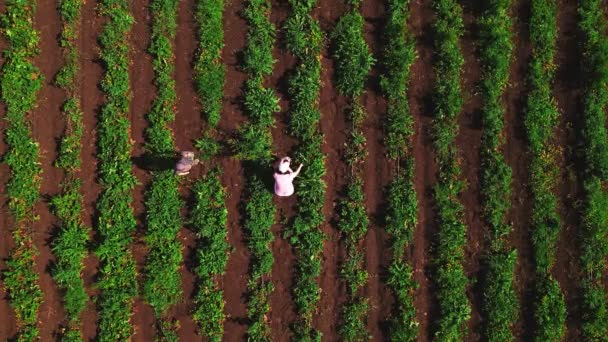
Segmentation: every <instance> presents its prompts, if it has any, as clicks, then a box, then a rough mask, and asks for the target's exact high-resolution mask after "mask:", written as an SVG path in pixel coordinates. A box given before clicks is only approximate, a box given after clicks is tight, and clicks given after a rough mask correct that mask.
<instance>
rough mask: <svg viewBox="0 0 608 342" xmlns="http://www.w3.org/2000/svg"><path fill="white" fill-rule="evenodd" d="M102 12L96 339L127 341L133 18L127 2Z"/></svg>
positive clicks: (109, 4) (131, 288) (133, 276)
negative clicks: (129, 39)
mask: <svg viewBox="0 0 608 342" xmlns="http://www.w3.org/2000/svg"><path fill="white" fill-rule="evenodd" d="M99 11H100V14H101V15H103V16H106V17H107V19H108V22H107V24H106V25H105V27H104V29H103V31H102V33H101V35H100V37H99V42H100V45H101V51H100V57H101V60H102V61H103V63H104V65H105V67H106V73H105V75H104V78H103V80H102V82H101V88H102V90H103V92H104V93H105V96H106V103H105V104H104V106H103V108H102V109H101V114H100V116H99V121H98V126H97V134H98V155H97V157H98V159H99V183H100V184H101V186H102V191H101V195H100V197H99V199H98V201H97V210H98V212H99V217H98V221H97V230H98V233H99V237H100V240H101V243H100V244H99V246H98V247H97V250H96V254H97V256H98V258H99V260H100V270H99V280H98V282H97V287H98V288H99V290H100V294H99V296H98V297H97V305H98V309H99V322H98V330H99V334H98V339H99V340H100V341H115V340H117V339H119V340H127V339H129V338H130V336H131V333H132V325H131V323H130V322H129V320H130V318H131V315H132V312H133V298H134V297H135V296H136V295H137V271H136V269H135V260H134V259H133V256H132V254H131V251H130V249H129V245H130V244H131V242H132V239H133V238H132V234H133V232H134V231H135V226H136V222H135V217H134V216H133V209H132V208H131V202H132V196H131V191H132V190H133V188H134V187H135V185H136V184H137V179H136V178H135V176H134V175H133V172H132V170H131V168H132V164H131V151H130V150H131V140H130V137H129V129H130V121H129V117H128V112H129V104H130V102H131V96H130V90H129V45H128V44H125V37H129V33H130V30H131V26H132V25H133V22H134V19H133V16H132V15H131V13H130V12H129V2H128V1H125V0H104V1H101V3H100V4H99Z"/></svg>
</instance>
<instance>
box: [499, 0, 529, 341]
mask: <svg viewBox="0 0 608 342" xmlns="http://www.w3.org/2000/svg"><path fill="white" fill-rule="evenodd" d="M512 13H513V14H512V15H513V17H514V20H513V61H512V64H511V75H510V79H509V87H508V88H507V89H506V91H505V98H506V105H507V111H506V113H505V135H506V137H507V138H506V140H505V145H504V154H505V160H506V161H507V163H508V164H509V165H510V166H511V169H512V172H513V177H512V183H511V186H512V195H511V212H510V214H509V221H510V222H512V224H513V232H512V234H511V243H512V245H513V247H514V248H515V249H516V250H517V258H518V260H517V265H516V268H515V289H516V291H517V294H518V297H519V305H520V310H519V318H518V321H517V323H516V324H515V326H514V327H513V335H514V336H515V338H516V339H524V340H525V339H528V338H530V336H531V335H530V333H531V330H530V329H531V328H532V325H533V317H532V315H533V310H532V309H533V303H534V297H533V295H534V294H533V291H532V290H533V288H534V284H533V280H534V278H535V275H534V263H533V260H534V259H533V251H532V243H531V240H530V239H531V235H530V224H531V220H530V215H531V214H532V199H531V194H530V192H529V191H528V190H529V181H530V172H529V168H528V167H529V165H530V162H531V156H530V154H529V152H528V143H527V138H526V131H525V127H524V119H525V110H526V94H527V92H528V86H527V77H528V70H529V67H528V65H529V63H530V53H531V47H530V38H529V18H530V4H529V3H526V2H521V3H516V4H514V6H513V8H512Z"/></svg>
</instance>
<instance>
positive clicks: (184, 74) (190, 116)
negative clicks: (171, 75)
mask: <svg viewBox="0 0 608 342" xmlns="http://www.w3.org/2000/svg"><path fill="white" fill-rule="evenodd" d="M194 6H195V2H194V1H181V2H180V3H179V8H178V15H177V36H176V40H175V43H174V50H173V51H174V54H175V80H176V92H177V104H176V106H177V111H176V114H175V123H174V124H173V134H174V135H173V136H174V138H175V144H176V146H177V148H178V149H181V150H191V151H192V150H194V148H193V141H192V140H193V138H196V137H199V136H200V135H201V132H202V119H201V115H200V107H199V106H198V103H197V97H196V93H195V91H194V85H193V80H192V61H193V58H194V51H195V49H196V35H195V23H194V17H193V13H194V8H195V7H194ZM200 172H201V170H200V168H196V169H195V170H193V172H192V174H196V175H197V176H198V175H199V173H200ZM192 179H195V178H194V177H192ZM185 181H186V182H185V183H186V184H184V185H185V186H182V195H183V197H184V198H189V194H190V193H189V188H190V186H189V185H190V183H188V180H185ZM186 213H187V210H186V209H185V208H184V217H186ZM186 218H187V217H186ZM178 238H179V239H180V241H182V243H183V244H184V251H183V257H184V262H185V265H186V266H184V267H182V268H181V269H180V272H181V275H182V289H183V295H184V302H183V303H179V304H178V305H176V306H175V308H174V309H173V310H171V311H172V312H171V313H170V314H169V319H176V320H177V321H178V322H179V326H180V329H179V331H178V334H179V337H180V339H182V340H184V341H189V340H197V339H200V337H199V336H197V334H196V329H197V328H196V324H195V323H194V321H193V320H192V317H191V316H190V310H191V307H190V305H191V303H190V301H189V300H188V299H189V298H192V296H193V295H194V289H195V276H194V274H193V272H192V268H191V267H190V266H192V265H194V262H195V260H193V259H194V255H195V253H194V249H195V248H196V243H197V238H196V235H195V234H194V233H193V232H192V231H191V230H189V229H187V228H185V227H184V228H182V229H181V230H180V232H179V234H178Z"/></svg>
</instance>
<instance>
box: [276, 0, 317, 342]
mask: <svg viewBox="0 0 608 342" xmlns="http://www.w3.org/2000/svg"><path fill="white" fill-rule="evenodd" d="M289 3H290V5H291V15H290V16H289V17H288V18H287V20H286V21H285V40H286V45H287V48H288V50H289V51H290V52H291V53H292V54H294V55H295V56H296V57H297V59H298V64H297V65H296V67H295V70H294V71H293V74H292V76H291V77H290V78H289V80H288V94H289V97H290V125H289V128H290V132H291V134H292V135H293V136H295V137H297V138H298V139H299V140H300V145H299V146H298V148H297V149H296V152H295V157H296V159H297V160H299V161H301V162H302V163H304V164H305V165H306V169H305V170H304V171H303V172H302V173H301V174H300V176H299V177H298V182H296V184H295V186H296V189H297V192H298V199H299V201H298V209H297V210H298V212H297V215H296V217H295V220H294V223H293V225H292V226H291V227H289V228H288V230H287V238H288V239H289V242H290V243H291V244H292V245H293V246H294V248H295V251H296V256H297V261H296V277H295V285H294V290H293V294H294V301H295V303H296V309H297V312H298V314H299V316H300V320H299V321H298V322H296V324H295V327H294V333H295V337H296V339H297V340H302V341H319V340H320V339H321V335H320V333H319V332H318V331H316V330H315V329H314V328H312V317H313V314H314V312H315V310H316V305H317V303H318V301H319V298H320V291H319V285H318V283H317V277H318V276H319V274H320V272H321V253H322V252H323V240H324V239H325V236H324V234H323V233H322V232H321V231H320V225H321V224H322V223H323V222H324V221H325V217H324V215H323V203H324V201H325V183H324V182H323V176H324V175H325V155H324V154H323V152H322V151H321V144H322V143H323V135H322V134H321V132H320V129H319V120H320V118H321V113H320V111H319V107H318V104H319V92H320V88H321V81H320V78H321V61H320V54H321V50H322V48H323V42H324V38H325V37H324V34H323V31H322V30H321V28H320V26H319V22H318V21H316V20H315V19H314V18H313V17H312V15H311V11H312V10H313V8H314V6H315V4H316V0H291V1H290V2H289Z"/></svg>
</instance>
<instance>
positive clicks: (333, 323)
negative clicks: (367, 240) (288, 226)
mask: <svg viewBox="0 0 608 342" xmlns="http://www.w3.org/2000/svg"><path fill="white" fill-rule="evenodd" d="M317 5H318V6H317V8H316V9H315V10H314V12H313V17H315V18H317V20H319V23H320V25H321V29H322V30H323V31H324V32H325V33H326V34H327V35H329V34H330V33H331V31H332V30H333V28H334V25H335V23H336V21H337V20H338V18H339V17H340V16H341V15H342V14H343V13H344V12H345V11H346V8H347V7H346V5H345V4H344V2H343V1H341V0H319V1H318V2H317ZM328 43H329V42H328ZM330 51H331V50H330V46H329V44H327V45H326V46H325V49H324V50H323V53H322V57H321V67H322V70H321V94H320V101H319V108H320V111H321V122H320V127H321V132H322V134H323V135H324V137H325V143H324V145H323V147H322V149H323V153H324V154H325V155H326V161H325V166H326V174H325V179H324V181H325V184H326V185H327V188H326V192H325V206H324V208H323V213H324V215H325V217H327V224H325V225H323V227H322V228H321V229H322V230H323V232H324V233H325V236H326V241H325V245H324V248H323V262H322V266H321V267H322V270H321V277H320V278H319V287H320V288H321V299H320V301H319V304H318V305H317V307H318V310H319V312H318V313H317V316H316V317H315V319H314V320H313V325H314V326H315V327H316V328H317V329H318V330H319V331H320V332H321V333H322V334H323V338H324V339H327V340H328V341H337V340H338V339H339V338H338V334H337V329H336V327H337V326H338V317H339V314H340V307H341V306H342V304H343V303H344V302H345V301H346V297H345V295H346V293H345V289H344V287H343V286H341V285H340V282H339V281H338V263H339V262H341V261H342V254H343V248H341V247H340V244H339V242H340V240H339V234H338V231H337V229H336V228H335V216H336V214H337V211H336V210H337V208H338V207H337V204H338V201H339V199H340V197H341V191H342V189H343V188H344V186H345V185H346V176H347V169H346V164H345V162H344V151H345V147H346V146H345V144H346V140H347V133H348V131H347V130H348V128H347V125H346V115H347V112H346V110H347V106H346V99H345V98H344V97H342V96H338V95H337V93H336V89H335V87H334V84H333V77H334V61H333V59H332V57H331V52H330Z"/></svg>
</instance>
